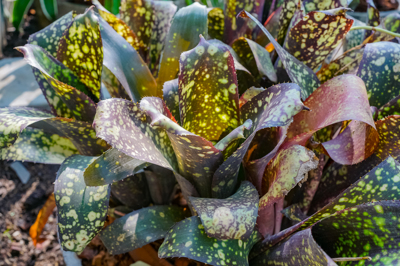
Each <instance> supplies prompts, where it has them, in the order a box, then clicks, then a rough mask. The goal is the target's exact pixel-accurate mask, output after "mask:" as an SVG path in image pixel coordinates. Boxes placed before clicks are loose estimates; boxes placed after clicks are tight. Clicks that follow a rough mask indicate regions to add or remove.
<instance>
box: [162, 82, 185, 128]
mask: <svg viewBox="0 0 400 266" xmlns="http://www.w3.org/2000/svg"><path fill="white" fill-rule="evenodd" d="M178 90H179V85H178V79H173V80H170V81H167V82H165V83H164V87H163V95H164V97H163V98H164V101H165V104H166V105H167V107H168V109H169V110H170V111H171V114H172V115H173V116H174V117H175V119H176V121H177V122H178V123H179V124H180V120H181V119H180V118H181V117H180V114H179V92H178Z"/></svg>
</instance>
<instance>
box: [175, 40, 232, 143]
mask: <svg viewBox="0 0 400 266" xmlns="http://www.w3.org/2000/svg"><path fill="white" fill-rule="evenodd" d="M179 110H180V118H181V123H182V126H183V127H184V128H185V129H186V130H188V131H190V132H192V133H194V134H197V135H199V136H202V137H204V138H206V139H208V140H210V141H218V140H220V139H222V138H223V137H224V135H226V134H227V132H230V131H231V130H233V129H234V128H236V127H237V126H239V94H238V84H237V78H236V72H235V68H234V63H233V58H232V56H231V55H230V53H229V51H228V49H226V48H225V47H224V46H220V45H215V44H210V43H208V42H207V41H206V40H205V39H204V38H200V43H199V44H198V45H197V46H196V48H194V49H192V50H190V51H188V52H185V53H183V54H182V55H181V58H180V74H179ZM208 116H211V119H210V118H209V117H208Z"/></svg>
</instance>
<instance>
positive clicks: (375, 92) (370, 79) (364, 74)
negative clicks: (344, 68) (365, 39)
mask: <svg viewBox="0 0 400 266" xmlns="http://www.w3.org/2000/svg"><path fill="white" fill-rule="evenodd" d="M399 72H400V45H399V44H397V43H392V42H377V43H371V44H367V45H366V46H365V50H364V55H363V58H362V60H361V62H360V66H359V68H358V72H357V76H359V77H360V78H361V79H362V80H363V81H364V82H365V86H366V87H367V92H368V98H369V103H370V105H371V106H375V107H377V108H379V107H381V106H382V105H384V104H385V103H387V102H388V101H389V100H391V99H392V98H393V97H395V96H397V95H399V94H400V91H399V90H398V88H399V87H400V80H399V79H398V75H397V73H399ZM378 73H379V74H378Z"/></svg>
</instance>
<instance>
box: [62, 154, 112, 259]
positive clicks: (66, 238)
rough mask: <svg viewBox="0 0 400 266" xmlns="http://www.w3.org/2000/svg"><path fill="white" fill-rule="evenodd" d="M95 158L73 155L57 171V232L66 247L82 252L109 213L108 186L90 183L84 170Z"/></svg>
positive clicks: (67, 249)
mask: <svg viewBox="0 0 400 266" xmlns="http://www.w3.org/2000/svg"><path fill="white" fill-rule="evenodd" d="M93 159H94V157H89V156H81V155H74V156H71V157H69V158H67V159H66V160H65V161H64V162H63V164H62V165H61V167H60V169H59V170H58V173H57V179H56V182H55V183H54V196H55V198H56V204H57V217H58V234H59V236H60V243H61V247H62V248H63V249H64V250H65V251H74V252H81V251H82V250H83V249H84V248H85V247H86V245H87V244H88V243H89V242H90V241H91V240H92V239H93V238H94V237H95V236H96V235H97V233H98V232H99V231H100V230H101V228H102V227H103V225H104V222H105V220H106V217H107V209H108V200H109V197H110V188H109V186H108V185H105V186H98V187H87V186H86V185H85V180H84V178H83V170H84V169H85V168H86V167H87V166H88V165H89V164H90V163H91V162H92V161H93Z"/></svg>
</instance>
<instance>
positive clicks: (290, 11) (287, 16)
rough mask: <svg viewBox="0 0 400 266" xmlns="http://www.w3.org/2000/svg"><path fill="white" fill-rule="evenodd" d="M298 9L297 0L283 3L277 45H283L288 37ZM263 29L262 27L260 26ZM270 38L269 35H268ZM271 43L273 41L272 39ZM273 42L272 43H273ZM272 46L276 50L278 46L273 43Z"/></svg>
mask: <svg viewBox="0 0 400 266" xmlns="http://www.w3.org/2000/svg"><path fill="white" fill-rule="evenodd" d="M296 7H297V1H295V0H284V1H283V3H282V10H281V12H280V13H279V31H278V36H277V39H276V41H277V43H278V44H279V45H282V44H283V42H284V40H285V37H286V32H287V30H288V27H289V24H290V21H291V20H292V18H293V15H294V13H295V11H296ZM259 27H260V28H261V29H262V27H261V26H259ZM267 36H268V34H267ZM268 39H270V37H269V36H268ZM270 41H271V39H270ZM271 42H272V41H271ZM272 44H273V45H274V47H275V49H276V45H275V44H274V42H272Z"/></svg>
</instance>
